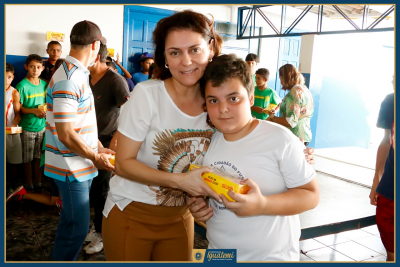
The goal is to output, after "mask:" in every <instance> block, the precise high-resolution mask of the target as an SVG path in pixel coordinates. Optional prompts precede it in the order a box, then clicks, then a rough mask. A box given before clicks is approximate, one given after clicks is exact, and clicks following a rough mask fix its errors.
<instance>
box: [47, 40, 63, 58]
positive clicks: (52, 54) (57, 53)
mask: <svg viewBox="0 0 400 267" xmlns="http://www.w3.org/2000/svg"><path fill="white" fill-rule="evenodd" d="M46 52H47V54H49V58H50V59H51V60H55V61H57V59H59V58H60V57H61V52H62V50H61V45H58V44H54V45H50V47H49V48H48V49H46Z"/></svg>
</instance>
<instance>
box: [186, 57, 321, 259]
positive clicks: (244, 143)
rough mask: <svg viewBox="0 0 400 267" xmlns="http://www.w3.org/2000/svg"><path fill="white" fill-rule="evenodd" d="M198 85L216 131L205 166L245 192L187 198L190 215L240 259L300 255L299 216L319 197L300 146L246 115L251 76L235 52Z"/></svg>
mask: <svg viewBox="0 0 400 267" xmlns="http://www.w3.org/2000/svg"><path fill="white" fill-rule="evenodd" d="M200 86H201V93H202V95H203V96H204V98H205V101H206V107H207V112H208V115H209V118H210V121H211V123H212V126H214V127H215V128H216V129H217V132H215V134H214V135H213V137H212V141H211V144H210V146H209V148H208V151H207V154H206V155H205V157H204V160H203V165H205V166H213V167H215V168H219V169H224V170H225V171H227V172H230V173H231V174H233V175H234V176H235V177H236V178H238V179H239V180H241V184H245V185H248V186H249V187H250V190H249V192H248V193H247V194H245V195H244V194H237V193H233V192H232V191H229V192H228V194H229V196H230V197H231V198H232V199H234V200H235V202H229V201H228V200H227V198H226V197H224V196H223V195H222V194H221V195H220V198H221V199H222V202H223V203H220V202H217V201H215V200H214V199H210V200H209V201H210V207H208V208H204V206H205V205H206V203H205V200H204V198H202V197H197V198H196V197H193V198H191V199H190V201H189V202H188V206H189V207H190V211H191V212H192V214H193V216H194V218H195V219H197V220H198V221H203V222H204V221H207V220H208V221H207V239H208V241H209V248H210V249H223V248H232V249H237V260H238V261H250V260H251V261H299V259H300V254H299V251H300V250H299V238H300V232H301V230H300V220H299V216H298V214H299V213H302V212H304V211H306V210H309V209H313V208H314V207H316V205H317V204H318V201H319V189H318V183H317V179H316V175H315V171H314V169H313V168H312V166H311V165H309V164H307V162H306V160H305V158H304V152H303V149H304V148H305V147H304V145H303V144H302V143H301V142H300V141H299V139H298V138H297V137H296V136H295V135H293V134H292V132H291V131H290V130H288V129H286V128H285V127H282V126H280V125H276V124H273V123H270V122H268V121H261V120H257V119H254V118H252V116H251V112H250V106H251V105H252V104H253V100H254V97H253V92H254V86H253V81H252V77H251V74H250V71H249V68H248V67H247V66H246V63H245V62H244V61H243V60H241V59H239V58H237V57H236V55H234V54H231V55H222V56H219V57H217V58H214V60H213V61H212V62H211V63H210V64H209V65H208V66H207V68H206V70H205V72H204V76H203V79H202V80H201V85H200ZM210 126H211V125H210ZM249 177H251V179H246V178H249Z"/></svg>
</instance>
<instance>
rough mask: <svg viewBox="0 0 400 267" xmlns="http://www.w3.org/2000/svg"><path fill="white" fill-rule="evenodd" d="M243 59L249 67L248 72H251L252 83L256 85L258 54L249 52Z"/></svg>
mask: <svg viewBox="0 0 400 267" xmlns="http://www.w3.org/2000/svg"><path fill="white" fill-rule="evenodd" d="M245 60H246V64H247V65H248V66H249V68H250V72H251V76H252V77H253V82H254V85H257V84H256V74H255V73H256V67H257V64H258V62H259V58H258V56H257V55H256V54H253V53H250V54H248V55H247V56H246V59H245Z"/></svg>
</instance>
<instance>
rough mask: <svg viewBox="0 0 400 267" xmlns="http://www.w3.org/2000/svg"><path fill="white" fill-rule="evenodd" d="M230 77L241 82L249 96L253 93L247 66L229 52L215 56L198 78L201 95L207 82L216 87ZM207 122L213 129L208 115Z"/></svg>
mask: <svg viewBox="0 0 400 267" xmlns="http://www.w3.org/2000/svg"><path fill="white" fill-rule="evenodd" d="M232 78H237V79H238V80H239V81H240V82H241V83H242V85H243V86H244V88H246V90H247V94H248V96H249V97H250V96H251V95H252V94H254V82H253V77H252V76H251V70H250V68H249V66H248V65H247V64H246V62H245V61H244V60H243V59H241V58H238V57H237V56H236V55H235V54H229V55H221V56H219V57H216V58H214V59H213V61H212V62H211V63H209V64H208V66H207V67H206V69H205V71H204V75H203V77H202V78H201V79H200V93H201V95H202V96H203V98H205V95H206V85H207V83H208V82H211V85H212V86H213V87H218V86H221V85H222V84H223V83H225V82H227V81H228V80H229V79H232ZM203 108H204V111H206V104H205V103H204V106H203ZM207 124H208V125H209V126H210V127H211V128H213V129H215V126H214V125H213V124H212V122H211V120H210V117H209V116H208V115H207Z"/></svg>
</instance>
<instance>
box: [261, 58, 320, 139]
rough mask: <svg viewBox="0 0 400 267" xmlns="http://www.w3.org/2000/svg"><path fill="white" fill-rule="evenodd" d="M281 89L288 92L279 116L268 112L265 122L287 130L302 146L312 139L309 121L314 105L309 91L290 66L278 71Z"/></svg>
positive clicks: (302, 78)
mask: <svg viewBox="0 0 400 267" xmlns="http://www.w3.org/2000/svg"><path fill="white" fill-rule="evenodd" d="M279 79H280V80H281V84H282V89H284V90H289V92H288V93H287V94H286V96H285V98H284V99H283V100H282V104H281V106H280V116H279V117H275V116H274V115H275V112H274V111H272V112H269V115H270V116H269V117H268V119H267V120H269V121H272V122H276V123H278V124H280V125H283V126H285V127H287V128H289V129H290V130H291V131H292V132H293V133H294V134H295V135H296V136H297V137H299V138H300V140H301V141H302V142H304V145H306V146H307V145H308V144H309V143H310V141H311V139H312V134H311V127H310V120H311V117H312V116H313V113H314V103H313V98H312V95H311V92H310V90H308V88H307V87H306V86H305V85H304V77H303V75H302V74H301V73H300V72H299V71H298V70H297V69H296V67H295V66H293V65H291V64H286V65H283V66H282V67H280V69H279Z"/></svg>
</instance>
